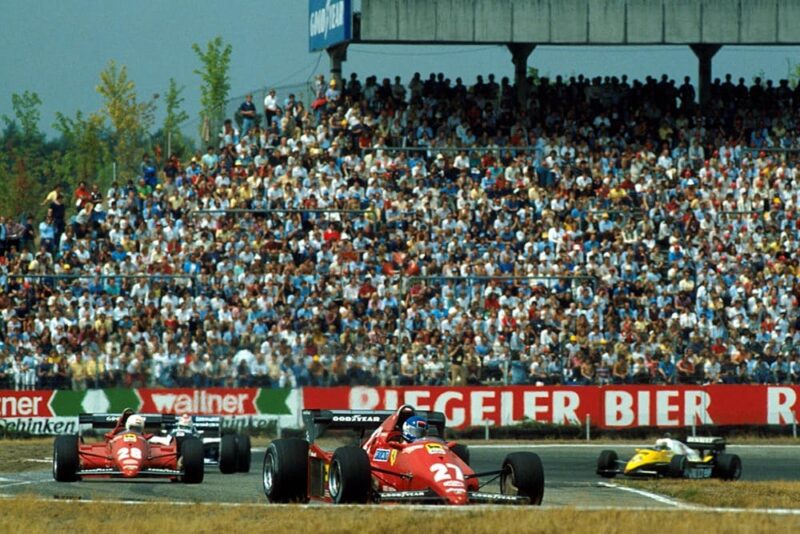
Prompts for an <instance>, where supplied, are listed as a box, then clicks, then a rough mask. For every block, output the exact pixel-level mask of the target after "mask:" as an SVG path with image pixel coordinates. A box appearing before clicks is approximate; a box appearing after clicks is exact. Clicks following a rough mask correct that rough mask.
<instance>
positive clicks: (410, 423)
mask: <svg viewBox="0 0 800 534" xmlns="http://www.w3.org/2000/svg"><path fill="white" fill-rule="evenodd" d="M426 435H428V422H427V421H426V420H425V419H423V418H422V417H419V416H417V415H413V416H411V417H409V418H408V419H406V422H405V423H403V437H404V438H406V440H407V441H414V440H417V439H419V438H424V437H425V436H426Z"/></svg>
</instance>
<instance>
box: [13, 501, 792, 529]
mask: <svg viewBox="0 0 800 534" xmlns="http://www.w3.org/2000/svg"><path fill="white" fill-rule="evenodd" d="M145 506H146V508H147V510H146V511H145V510H144V507H145ZM409 525H417V526H418V527H421V528H423V530H424V531H425V532H459V533H461V534H469V533H473V532H475V533H478V532H488V531H490V530H491V531H492V532H493V534H503V533H507V532H508V533H517V532H526V533H527V532H547V533H556V532H569V533H575V532H591V533H592V534H605V533H611V532H647V531H661V530H663V529H664V527H665V526H667V527H668V529H669V531H670V532H690V531H701V532H709V533H710V532H725V533H738V532H742V533H749V532H770V533H772V532H776V533H777V532H792V531H794V532H797V531H798V530H800V517H797V516H773V515H764V514H755V513H753V514H750V513H747V514H720V513H706V512H686V513H683V512H674V511H673V512H668V511H655V510H649V511H644V512H631V511H625V510H621V511H588V512H578V511H576V510H573V509H558V510H548V509H540V508H528V507H525V508H514V509H503V510H491V511H486V510H469V511H462V512H455V513H446V512H445V511H444V510H434V511H427V510H426V511H419V510H415V509H410V508H389V507H366V508H346V509H343V508H336V507H333V506H326V507H324V508H316V509H303V508H299V507H298V508H295V507H280V508H277V507H270V506H269V505H267V504H265V505H263V506H253V507H249V506H248V507H241V508H230V507H227V508H224V507H217V506H202V505H189V506H174V505H169V504H158V503H148V504H146V505H145V504H143V505H134V506H126V505H121V504H83V503H74V502H58V501H54V502H52V503H49V504H48V505H47V513H42V503H41V501H36V500H34V499H30V498H19V499H9V500H4V501H0V531H2V532H26V533H31V534H36V533H39V532H42V533H50V532H67V531H69V532H131V529H133V530H135V531H136V532H141V533H148V532H153V533H158V534H163V533H165V532H198V533H203V532H220V531H230V530H231V527H233V530H234V531H236V532H250V531H252V532H261V531H264V530H265V529H269V531H270V532H342V533H350V532H359V534H361V533H371V532H376V533H381V534H383V533H385V532H403V531H406V530H408V528H409Z"/></svg>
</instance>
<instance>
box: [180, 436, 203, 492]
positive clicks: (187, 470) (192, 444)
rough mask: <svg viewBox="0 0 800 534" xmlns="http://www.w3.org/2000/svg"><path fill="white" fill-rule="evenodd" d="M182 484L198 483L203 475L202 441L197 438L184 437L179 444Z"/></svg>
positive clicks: (201, 480)
mask: <svg viewBox="0 0 800 534" xmlns="http://www.w3.org/2000/svg"><path fill="white" fill-rule="evenodd" d="M181 461H182V463H183V482H184V484H200V483H201V482H203V477H204V476H205V466H204V459H203V442H202V441H200V440H199V439H197V438H190V437H187V438H184V439H183V443H182V444H181Z"/></svg>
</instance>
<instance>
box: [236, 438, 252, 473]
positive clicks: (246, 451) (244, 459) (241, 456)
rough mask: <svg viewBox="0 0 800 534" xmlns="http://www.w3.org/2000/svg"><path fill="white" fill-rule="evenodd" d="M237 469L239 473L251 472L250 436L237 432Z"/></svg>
mask: <svg viewBox="0 0 800 534" xmlns="http://www.w3.org/2000/svg"><path fill="white" fill-rule="evenodd" d="M236 453H237V456H236V471H238V472H239V473H249V472H250V436H248V435H247V434H236Z"/></svg>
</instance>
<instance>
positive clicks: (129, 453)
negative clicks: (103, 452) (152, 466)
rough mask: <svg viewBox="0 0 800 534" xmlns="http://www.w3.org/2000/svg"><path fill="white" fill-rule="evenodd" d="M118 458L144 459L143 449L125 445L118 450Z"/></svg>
mask: <svg viewBox="0 0 800 534" xmlns="http://www.w3.org/2000/svg"><path fill="white" fill-rule="evenodd" d="M117 458H119V459H120V460H127V459H128V458H133V459H134V460H141V459H142V450H141V449H137V448H135V447H134V448H130V449H128V448H127V447H123V448H121V449H119V450H118V451H117Z"/></svg>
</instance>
